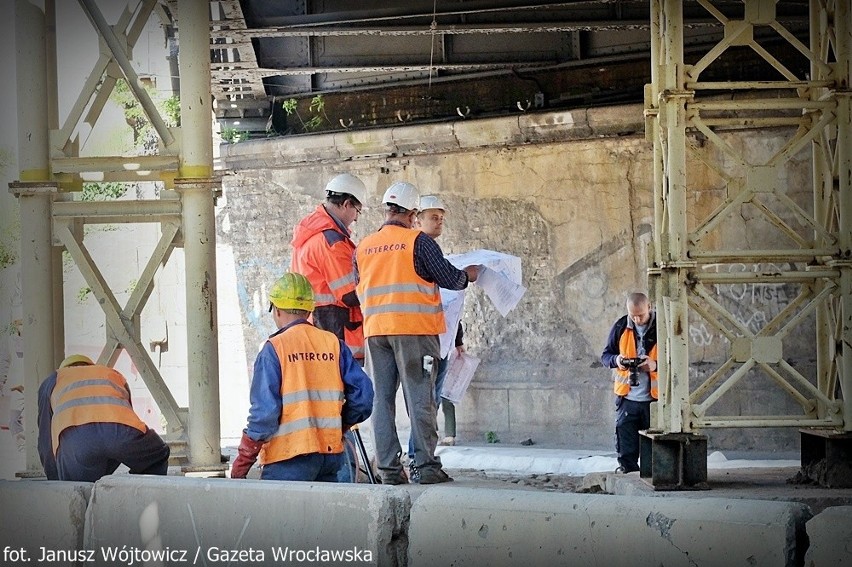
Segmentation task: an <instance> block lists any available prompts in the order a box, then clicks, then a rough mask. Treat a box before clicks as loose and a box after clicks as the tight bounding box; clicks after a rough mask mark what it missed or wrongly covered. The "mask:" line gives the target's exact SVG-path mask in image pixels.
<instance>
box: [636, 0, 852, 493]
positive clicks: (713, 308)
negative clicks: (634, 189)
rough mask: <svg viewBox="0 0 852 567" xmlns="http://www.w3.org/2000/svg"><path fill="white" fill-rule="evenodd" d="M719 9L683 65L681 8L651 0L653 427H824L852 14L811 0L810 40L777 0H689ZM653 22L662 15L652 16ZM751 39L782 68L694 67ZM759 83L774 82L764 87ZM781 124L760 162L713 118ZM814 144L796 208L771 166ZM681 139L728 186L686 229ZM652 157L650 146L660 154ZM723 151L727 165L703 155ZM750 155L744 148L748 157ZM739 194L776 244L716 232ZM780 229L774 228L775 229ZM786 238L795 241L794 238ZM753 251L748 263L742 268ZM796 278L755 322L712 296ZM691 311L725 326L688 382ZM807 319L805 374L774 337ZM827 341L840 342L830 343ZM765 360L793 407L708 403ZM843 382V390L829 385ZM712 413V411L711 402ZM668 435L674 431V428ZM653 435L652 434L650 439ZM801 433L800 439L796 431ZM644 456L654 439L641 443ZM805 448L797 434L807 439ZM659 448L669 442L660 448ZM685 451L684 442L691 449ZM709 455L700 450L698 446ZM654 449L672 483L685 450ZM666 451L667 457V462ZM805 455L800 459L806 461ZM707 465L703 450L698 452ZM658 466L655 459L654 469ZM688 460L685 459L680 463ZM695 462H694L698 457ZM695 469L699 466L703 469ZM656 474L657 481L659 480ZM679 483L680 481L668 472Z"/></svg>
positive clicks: (848, 303) (848, 343) (851, 239)
mask: <svg viewBox="0 0 852 567" xmlns="http://www.w3.org/2000/svg"><path fill="white" fill-rule="evenodd" d="M699 4H700V6H701V7H703V8H705V9H706V10H707V12H708V13H709V14H710V15H712V16H713V17H716V18H717V19H718V20H719V23H720V25H722V26H724V29H725V35H724V38H723V39H721V40H720V41H719V42H718V43H717V44H716V45H715V46H713V47H712V48H710V49H709V50H708V51H707V53H705V54H704V55H703V56H702V57H700V58H699V59H698V61H697V62H696V63H695V64H693V65H687V64H685V62H684V59H683V54H684V51H683V34H682V28H683V13H682V2H680V0H654V1H653V2H652V3H651V22H652V30H655V29H656V28H657V27H659V28H660V29H664V30H665V32H660V33H657V34H652V53H653V54H656V55H657V59H656V61H655V60H654V58H652V65H654V69H652V81H653V84H652V85H649V87H648V92H649V93H651V94H652V95H653V96H649V97H646V116H648V117H649V121H648V126H649V127H650V128H653V129H654V130H655V132H654V133H653V135H652V136H651V139H652V140H654V148H655V160H654V166H655V172H654V179H655V185H656V189H655V201H654V202H655V229H656V230H655V232H656V233H658V235H659V236H658V237H656V239H655V250H654V254H653V256H652V257H650V258H649V261H650V263H651V265H650V266H649V270H648V274H649V279H650V280H651V281H652V282H657V281H659V282H660V283H658V284H653V285H652V286H651V287H652V290H654V292H655V297H656V298H657V300H658V303H659V305H658V307H659V310H660V312H661V316H660V318H659V325H660V326H662V327H663V329H662V332H660V335H659V336H660V337H662V338H663V340H661V341H660V346H659V348H660V358H661V364H660V369H661V380H660V382H661V386H662V389H663V391H662V392H661V406H662V411H661V412H660V414H661V415H660V416H659V424H660V432H661V434H662V435H668V436H675V437H677V436H681V435H695V434H696V433H697V432H698V431H700V430H702V429H710V428H738V427H829V428H834V431H835V432H838V433H839V432H844V431H845V432H849V431H850V430H852V395H850V394H852V262H850V261H849V257H850V256H852V193H850V191H852V186H850V183H852V181H850V176H852V173H850V170H852V107H850V94H852V91H850V88H849V80H850V59H852V55H850V50H852V39H850V38H851V37H852V35H851V34H852V22H850V8H849V3H848V2H843V1H840V0H827V1H817V0H814V1H813V2H812V3H811V10H810V26H811V28H810V45H808V46H806V45H804V44H803V43H801V42H800V41H799V40H798V39H797V38H796V37H794V36H793V35H792V34H790V33H789V32H788V31H787V30H786V29H785V28H784V26H783V25H782V24H781V23H779V21H778V18H777V14H776V13H775V9H776V7H777V6H776V4H775V3H774V2H767V1H765V0H744V4H745V11H744V14H743V16H742V18H741V19H731V18H728V17H726V16H724V15H723V14H722V12H721V11H720V10H718V9H716V7H715V6H714V4H715V2H714V0H699ZM655 22H658V23H656V24H655ZM758 26H769V27H771V28H772V29H774V30H775V31H776V32H777V33H778V34H779V36H780V37H781V38H783V39H784V40H785V41H787V42H788V43H789V44H790V45H791V46H792V47H793V48H794V49H795V50H797V51H799V52H800V53H801V54H802V55H803V56H804V57H806V58H807V59H808V60H809V61H810V62H811V73H810V76H809V77H797V76H795V75H794V74H793V73H792V72H790V71H789V70H788V69H786V68H785V67H784V65H783V64H782V63H781V62H779V61H778V60H776V59H775V58H774V57H773V56H772V55H771V54H770V53H769V52H768V51H766V49H765V48H764V47H763V46H761V45H760V42H759V40H758V39H757V38H756V37H755V35H754V34H753V33H752V31H753V28H755V27H758ZM737 46H748V47H750V48H752V49H753V50H754V51H755V53H758V54H759V55H761V56H762V57H763V58H764V59H765V60H766V62H767V63H768V64H769V65H771V66H773V67H774V68H775V69H776V70H777V71H778V72H779V73H780V74H781V76H782V77H783V78H784V79H785V80H783V81H756V82H750V81H748V80H742V79H741V78H739V79H736V80H731V81H725V80H720V81H713V82H706V81H702V80H701V75H702V73H703V72H704V71H705V70H706V69H708V68H709V67H710V66H711V65H713V64H714V63H715V62H716V60H717V59H718V58H719V57H721V55H722V54H723V53H725V51H726V50H727V49H728V48H731V47H737ZM716 89H727V90H733V91H735V93H748V94H749V95H750V96H749V97H748V98H747V99H743V98H742V97H737V96H734V97H732V98H731V99H730V100H728V99H725V100H720V99H714V98H711V96H710V95H711V94H712V93H709V92H707V91H712V90H716ZM768 89H775V90H778V91H783V92H784V93H785V94H784V95H782V96H772V95H765V94H764V93H767V92H768ZM755 127H766V128H770V127H786V128H788V129H789V130H791V131H792V132H793V134H792V136H791V137H790V139H789V140H788V141H787V143H786V144H785V145H784V146H783V147H781V148H779V149H778V150H777V151H776V152H775V154H774V155H772V156H770V157H769V158H768V159H766V160H765V161H764V162H762V163H751V162H749V161H748V160H747V159H746V157H744V156H743V152H742V151H741V150H740V149H738V148H735V147H733V146H732V145H731V144H730V143H729V142H728V141H727V140H726V139H725V137H724V134H723V133H722V129H731V128H755ZM687 133H699V135H703V136H704V138H705V140H706V142H707V143H709V144H712V145H713V146H715V149H716V150H717V152H716V154H715V155H716V156H720V157H716V158H714V157H713V154H711V153H708V152H703V153H702V152H700V151H699V150H698V149H697V148H696V147H694V146H692V145H691V144H690V141H689V137H688V135H687ZM808 145H810V146H811V148H812V155H813V176H812V179H813V185H814V197H813V211H812V212H810V211H806V210H804V209H803V208H802V207H801V206H800V205H799V204H798V203H796V202H795V201H794V200H793V199H792V198H790V197H789V196H788V195H787V194H786V192H785V191H784V190H783V188H782V187H781V185H780V184H779V183H778V179H779V171H780V168H782V167H783V166H784V165H785V164H786V163H787V162H788V161H789V160H791V159H792V158H793V157H794V156H795V155H797V154H798V153H799V152H800V151H801V150H802V149H804V148H807V146H808ZM687 153H691V155H692V156H693V157H698V158H699V159H701V160H702V161H704V163H705V165H707V166H708V167H709V168H710V170H711V171H713V172H715V173H716V174H718V176H719V177H720V178H721V179H722V180H723V182H724V183H725V184H726V187H725V188H726V189H727V196H726V197H725V198H724V199H723V200H722V201H721V202H720V203H719V205H718V206H717V207H716V209H715V210H714V211H713V212H712V213H711V214H710V215H708V216H707V217H706V218H698V219H696V220H695V221H693V222H694V224H695V228H693V229H692V232H687V227H686V220H685V219H686V216H685V215H686V208H685V207H686V203H687V199H686V196H687V194H688V192H689V191H690V190H692V188H693V185H694V183H693V182H692V179H691V177H690V171H689V170H687V169H686V159H685V156H686V154H687ZM658 155H659V156H660V157H661V159H657V157H656V156H658ZM713 159H718V160H719V161H720V162H721V160H723V159H724V160H727V162H728V164H729V165H728V167H727V168H726V166H725V165H724V164H723V163H714V162H713V161H712V160H713ZM751 159H754V158H751ZM744 207H751V210H753V211H757V214H758V215H761V216H762V218H763V220H764V221H766V222H767V223H768V224H769V225H770V226H771V227H772V229H773V230H776V231H777V232H778V234H779V235H781V236H782V239H783V240H781V241H783V242H785V244H784V245H782V246H779V247H777V248H773V249H751V250H735V249H730V248H728V249H725V248H720V247H717V246H714V241H716V240H723V239H718V238H717V239H714V238H710V237H711V236H714V235H717V234H718V233H719V232H720V231H722V230H723V229H724V227H725V223H726V222H729V221H730V219H731V218H732V217H733V218H734V220H735V221H736V217H737V216H738V215H739V214H740V211H741V210H742V209H743V208H744ZM779 242H780V241H779ZM789 242H792V243H793V247H790V245H789ZM746 265H753V269H748V270H745V269H743V268H744V267H745V266H746ZM733 284H747V285H754V286H760V285H782V284H783V285H793V286H797V287H798V288H799V289H800V290H801V291H800V293H799V294H798V296H797V297H796V298H795V299H794V300H793V301H790V302H789V303H788V304H787V305H786V306H785V307H784V308H783V309H781V310H780V311H779V312H778V313H777V314H775V315H774V317H772V318H771V320H769V321H762V322H761V323H760V327H759V329H754V330H753V329H752V327H751V323H749V324H746V323H743V322H741V321H740V320H739V318H738V317H737V316H735V315H734V314H733V313H731V312H729V311H728V309H727V307H726V305H724V304H723V302H722V301H721V298H720V299H718V300H717V299H716V295H717V294H718V286H726V285H733ZM690 315H692V316H694V317H701V318H703V320H704V322H706V323H709V325H710V326H711V327H712V328H713V329H714V331H716V332H718V333H720V334H721V336H722V337H723V340H725V341H727V342H728V343H729V344H730V350H731V353H732V354H731V356H730V358H728V360H726V361H725V362H723V363H722V364H721V365H720V366H719V368H718V369H716V371H715V372H712V373H711V374H710V375H709V377H707V378H706V379H705V380H704V381H703V383H701V384H700V385H699V386H698V387H697V388H695V389H694V390H692V391H690V389H689V375H688V369H689V364H690V358H689V354H690V353H689V344H688V342H687V341H685V340H683V341H681V340H678V338H679V337H682V336H684V335H685V334H686V333H687V332H688V328H689V327H688V325H689V322H690ZM813 317H815V320H816V329H815V335H816V347H817V348H816V351H817V369H816V372H815V376H805V375H803V374H802V373H801V372H800V371H799V370H798V369H796V368H794V367H793V366H792V365H791V364H790V363H789V362H788V361H787V360H786V359H785V358H784V352H783V339H784V338H785V337H788V336H790V335H791V334H792V333H794V332H795V331H796V330H797V329H800V328H801V327H802V326H804V325H809V324H811V323H810V322H809V321H811V320H812V318H813ZM835 345H836V346H835ZM756 374H762V375H763V376H766V377H767V378H769V380H770V382H771V383H773V384H774V386H775V387H777V388H778V389H779V390H781V391H782V392H784V393H786V394H787V395H788V396H790V397H792V398H793V400H794V401H795V402H796V406H797V407H798V410H799V411H798V412H797V411H791V412H790V413H789V414H783V415H745V414H743V415H719V413H720V412H719V411H716V412H713V409H714V408H715V406H716V405H717V403H718V402H719V401H720V400H721V399H722V398H724V397H725V396H726V395H727V394H728V393H729V392H731V391H732V390H733V389H734V388H735V387H737V385H738V384H742V383H746V382H748V381H749V380H751V379H752V376H754V375H756ZM838 384H839V386H840V391H839V392H838V390H837V388H836V386H837V385H838ZM714 413H715V414H714ZM675 437H673V438H675ZM647 443H649V444H650V445H649V447H650V446H652V445H654V442H653V441H652V440H650V438H649V440H648V441H647ZM803 445H804V442H803ZM647 450H648V451H649V452H648V458H652V452H651V451H650V449H647ZM804 450H805V449H804V448H803V451H804ZM664 452H665V451H664ZM694 456H695V455H694V454H693V455H692V457H694ZM704 458H705V459H706V455H705V456H704ZM663 461H664V462H663V464H661V463H660V462H659V459H657V460H655V466H654V467H653V471H646V472H648V474H649V475H651V476H652V477H657V476H658V475H660V477H661V479H662V480H660V479H657V478H654V482H652V484H655V486H656V485H658V484H662V485H671V484H672V482H671V480H672V479H673V478H674V476H673V475H674V474H675V473H676V472H677V471H676V470H675V469H674V468H669V467H684V466H685V467H688V466H690V463H693V464H694V465H695V466H698V468H699V469H700V468H701V466H700V465H701V463H697V461H696V460H695V459H694V458H689V459H681V460H679V461H677V462H675V461H673V460H671V459H669V460H668V461H667V460H665V459H663ZM666 462H669V463H670V465H666V464H665V463H666ZM803 464H804V461H803ZM704 466H705V467H706V462H705V463H704ZM660 467H663V468H662V470H661V469H660ZM687 472H688V471H687ZM699 472H700V471H699ZM699 476H700V475H699ZM658 480H660V482H656V481H658ZM674 484H675V486H677V485H678V484H679V483H677V482H675V483H674Z"/></svg>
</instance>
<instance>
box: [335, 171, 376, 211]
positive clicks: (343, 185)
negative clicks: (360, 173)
mask: <svg viewBox="0 0 852 567" xmlns="http://www.w3.org/2000/svg"><path fill="white" fill-rule="evenodd" d="M325 192H326V193H346V194H348V195H352V196H353V197H355V198H356V199H358V202H359V203H361V204H362V205H363V204H364V203H365V201H366V200H367V187H366V186H365V185H364V182H363V181H361V180H360V179H358V178H357V177H355V176H354V175H351V174H349V173H341V174H340V175H338V176H337V177H335V178H334V179H332V180H331V181H329V182H328V185H326V186H325Z"/></svg>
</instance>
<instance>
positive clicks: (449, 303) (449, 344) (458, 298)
mask: <svg viewBox="0 0 852 567" xmlns="http://www.w3.org/2000/svg"><path fill="white" fill-rule="evenodd" d="M441 305H442V306H443V308H444V320H445V321H446V322H447V329H446V330H445V331H444V332H443V333H441V334H440V335H439V337H438V338H440V339H441V358H447V355H449V354H450V350H451V349H452V348H453V347H454V346H455V345H456V332H457V331H458V328H459V321H461V317H462V312H463V311H464V290H463V289H462V290H458V291H457V290H453V289H441Z"/></svg>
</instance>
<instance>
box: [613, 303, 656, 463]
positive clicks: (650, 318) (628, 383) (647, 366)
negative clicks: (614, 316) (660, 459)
mask: <svg viewBox="0 0 852 567" xmlns="http://www.w3.org/2000/svg"><path fill="white" fill-rule="evenodd" d="M601 363H603V365H604V366H605V367H607V368H614V369H615V371H614V372H613V392H614V393H615V412H616V416H615V450H616V452H617V453H618V468H616V469H615V472H617V473H620V474H621V473H631V472H636V471H638V470H639V452H640V451H639V445H640V441H639V439H640V438H639V432H640V431H642V430H644V429H648V428H650V427H651V403H652V402H655V401H657V399H658V398H659V397H660V393H659V387H658V376H657V315H656V313H655V312H654V310H653V309H652V308H651V302H650V300H649V299H648V296H647V295H645V294H644V293H642V292H634V293H631V294H630V295H629V296H628V297H627V314H626V315H623V316H622V317H620V318H619V319H618V320H617V321H616V322H615V323H614V324H613V325H612V328H611V329H610V330H609V336H608V337H607V342H606V346H605V347H604V350H603V353H602V354H601Z"/></svg>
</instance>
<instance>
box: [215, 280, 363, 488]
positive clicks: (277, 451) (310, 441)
mask: <svg viewBox="0 0 852 567" xmlns="http://www.w3.org/2000/svg"><path fill="white" fill-rule="evenodd" d="M269 301H270V305H269V310H270V312H271V313H272V318H273V320H274V321H275V324H276V326H277V327H278V330H277V331H276V332H275V333H273V334H272V335H271V336H270V337H269V339H267V341H266V344H264V345H263V348H262V349H261V351H260V352H259V353H258V355H257V359H256V360H255V363H254V375H253V377H252V381H251V393H250V399H251V409H250V410H249V417H248V426H247V427H246V429H245V430H244V431H243V436H242V439H241V440H240V446H239V449H238V453H239V454H238V455H237V458H236V459H234V463H233V465H232V466H231V478H246V476H247V475H248V472H249V470H250V469H251V467H252V465H254V463H255V462H256V461H257V459H258V458H260V463H261V465H262V467H263V468H262V470H261V475H260V477H261V479H268V480H310V481H319V482H337V475H338V472H339V469H340V467H341V466H342V465H343V449H344V447H343V434H344V432H345V431H347V430H348V429H349V428H350V427H352V426H353V425H356V424H358V423H361V422H362V421H364V420H365V419H367V418H368V417H370V413H371V412H372V408H373V385H372V384H371V383H370V379H369V378H368V377H367V375H366V374H365V373H364V371H363V370H362V369H361V366H360V365H359V364H358V363H357V362H356V361H355V359H354V358H353V356H352V352H351V351H350V350H349V347H347V346H346V345H345V344H344V342H343V341H342V340H340V339H338V338H337V337H336V336H335V335H334V334H332V333H329V332H328V331H323V330H321V329H317V328H316V327H315V326H313V325H311V324H310V323H309V322H308V320H307V318H308V316H309V315H310V314H311V311H312V310H313V308H314V294H313V290H312V289H311V284H310V283H309V282H308V280H307V278H305V276H303V275H301V274H296V273H287V274H284V275H283V276H282V277H281V278H279V279H278V281H276V282H275V284H274V285H273V286H272V289H271V290H270V292H269Z"/></svg>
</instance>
